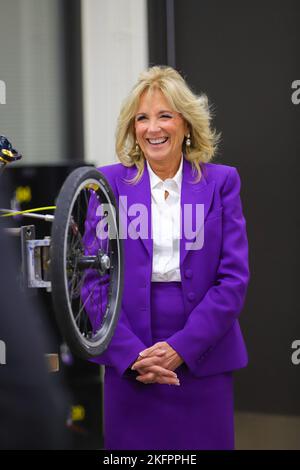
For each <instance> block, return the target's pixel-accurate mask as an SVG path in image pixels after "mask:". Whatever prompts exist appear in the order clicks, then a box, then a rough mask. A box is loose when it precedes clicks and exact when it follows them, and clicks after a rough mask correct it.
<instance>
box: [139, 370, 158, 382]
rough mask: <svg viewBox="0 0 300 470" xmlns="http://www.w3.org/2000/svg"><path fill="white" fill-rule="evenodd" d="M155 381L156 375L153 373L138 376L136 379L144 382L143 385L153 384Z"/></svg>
mask: <svg viewBox="0 0 300 470" xmlns="http://www.w3.org/2000/svg"><path fill="white" fill-rule="evenodd" d="M154 379H155V374H153V373H152V372H148V373H146V374H143V375H138V376H137V377H136V380H138V381H139V382H143V383H152V382H153V381H155V380H154Z"/></svg>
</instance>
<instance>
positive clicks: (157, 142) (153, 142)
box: [146, 137, 168, 145]
mask: <svg viewBox="0 0 300 470" xmlns="http://www.w3.org/2000/svg"><path fill="white" fill-rule="evenodd" d="M146 140H147V141H148V142H149V144H151V145H161V144H164V143H166V142H167V140H168V137H159V138H156V139H146Z"/></svg>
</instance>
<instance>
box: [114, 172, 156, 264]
mask: <svg viewBox="0 0 300 470" xmlns="http://www.w3.org/2000/svg"><path fill="white" fill-rule="evenodd" d="M135 175H136V167H135V166H133V167H129V168H128V169H127V172H126V176H125V178H121V177H118V178H117V181H116V184H117V187H118V191H119V197H120V196H122V197H121V198H120V206H122V207H120V217H121V221H123V223H124V224H126V226H128V230H130V232H131V234H132V232H134V233H133V235H134V237H135V238H140V239H141V241H142V243H143V244H144V246H145V248H146V250H147V252H148V254H149V256H150V258H151V259H152V253H153V240H152V236H151V233H152V232H151V188H150V180H149V173H148V168H147V165H145V167H144V173H143V176H142V178H141V179H140V181H139V182H138V183H137V184H129V183H127V182H126V181H125V179H127V180H129V179H132V178H133V177H134V176H135ZM124 196H125V197H124ZM121 211H122V213H123V217H122V215H121ZM140 211H142V213H141V212H140ZM126 217H127V221H126V220H125V218H126ZM137 219H139V220H141V221H142V224H143V227H142V226H140V229H139V230H135V228H134V227H135V226H136V222H137ZM142 224H141V225H142ZM145 225H146V226H145ZM128 230H127V229H126V236H131V235H130V233H128Z"/></svg>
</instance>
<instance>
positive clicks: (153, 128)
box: [148, 119, 161, 134]
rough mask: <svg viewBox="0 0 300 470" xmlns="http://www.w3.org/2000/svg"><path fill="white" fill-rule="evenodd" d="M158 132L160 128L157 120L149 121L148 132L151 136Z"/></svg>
mask: <svg viewBox="0 0 300 470" xmlns="http://www.w3.org/2000/svg"><path fill="white" fill-rule="evenodd" d="M160 131H161V128H160V126H159V122H158V121H157V119H149V125H148V132H152V133H153V134H155V133H157V132H160Z"/></svg>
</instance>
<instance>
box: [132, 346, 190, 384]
mask: <svg viewBox="0 0 300 470" xmlns="http://www.w3.org/2000/svg"><path fill="white" fill-rule="evenodd" d="M182 363H183V359H182V358H181V357H180V356H179V354H178V353H177V352H176V351H175V350H174V349H173V348H172V347H171V346H170V345H169V344H168V343H167V342H166V341H161V342H158V343H155V344H154V345H153V346H151V348H147V349H144V351H141V352H140V354H139V357H138V359H137V360H136V361H135V362H134V364H133V365H132V367H131V369H132V370H136V371H137V372H138V373H139V375H138V376H137V378H136V380H138V381H139V382H142V383H144V384H149V383H159V384H169V385H180V383H179V380H178V377H177V374H176V372H174V370H175V369H177V367H179V366H180V365H181V364H182Z"/></svg>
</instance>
